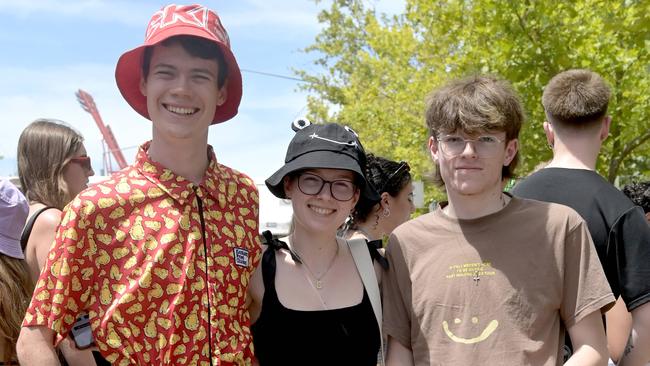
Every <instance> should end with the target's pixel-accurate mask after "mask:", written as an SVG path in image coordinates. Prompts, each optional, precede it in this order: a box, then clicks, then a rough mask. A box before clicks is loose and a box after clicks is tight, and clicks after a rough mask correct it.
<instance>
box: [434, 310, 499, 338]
mask: <svg viewBox="0 0 650 366" xmlns="http://www.w3.org/2000/svg"><path fill="white" fill-rule="evenodd" d="M462 323H463V321H462V320H461V319H458V318H456V319H454V326H451V325H450V324H449V323H448V322H447V321H446V320H444V321H443V322H442V329H443V331H444V332H445V334H446V335H447V337H449V339H451V340H452V341H454V342H456V343H463V344H474V343H479V342H483V341H484V340H486V339H487V338H488V337H489V336H490V335H492V333H494V331H495V330H496V329H497V328H498V327H499V321H497V320H490V322H488V323H487V325H486V326H485V328H483V330H481V331H478V329H480V326H479V323H480V320H479V318H477V317H472V319H471V323H472V324H471V325H468V324H462ZM465 323H467V322H465ZM461 325H462V326H464V327H468V328H470V329H471V328H476V329H474V333H476V334H475V335H474V336H471V337H460V336H459V335H457V334H455V333H454V332H453V331H452V330H451V328H452V327H460V326H461Z"/></svg>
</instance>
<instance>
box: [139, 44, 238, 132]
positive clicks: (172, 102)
mask: <svg viewBox="0 0 650 366" xmlns="http://www.w3.org/2000/svg"><path fill="white" fill-rule="evenodd" d="M218 75H219V67H218V64H217V61H215V60H212V59H211V60H208V59H202V58H199V57H194V56H192V55H190V54H189V53H188V52H187V51H186V50H185V49H184V48H183V46H181V44H179V43H177V42H176V43H172V44H171V45H169V46H164V45H156V46H154V48H153V51H152V55H151V62H150V67H149V74H148V76H147V78H146V80H142V81H141V83H140V91H141V92H142V94H143V95H145V96H146V97H147V109H148V112H149V116H150V118H151V121H152V122H153V128H154V138H156V136H160V137H163V138H165V139H167V140H173V139H200V140H207V133H208V127H209V126H210V124H211V123H212V119H213V117H214V114H215V110H216V108H217V107H218V106H220V105H222V104H223V103H224V102H225V100H226V92H225V87H224V88H222V89H219V88H218V87H217V78H218Z"/></svg>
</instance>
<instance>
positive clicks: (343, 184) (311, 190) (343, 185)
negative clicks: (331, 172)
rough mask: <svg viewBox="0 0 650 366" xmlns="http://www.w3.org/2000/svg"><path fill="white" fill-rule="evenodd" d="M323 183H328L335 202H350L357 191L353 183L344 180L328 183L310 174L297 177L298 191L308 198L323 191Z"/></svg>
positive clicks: (328, 181)
mask: <svg viewBox="0 0 650 366" xmlns="http://www.w3.org/2000/svg"><path fill="white" fill-rule="evenodd" d="M325 183H329V185H330V195H331V196H332V197H333V198H334V199H335V200H337V201H349V200H351V199H352V197H354V193H355V192H356V190H357V186H356V185H355V184H354V182H352V181H349V180H345V179H337V180H331V181H330V180H325V179H323V178H321V177H319V176H318V175H316V174H312V173H302V174H300V176H299V177H298V189H300V192H302V193H304V194H307V195H310V196H316V195H318V194H319V193H320V192H321V191H322V190H323V187H324V186H325Z"/></svg>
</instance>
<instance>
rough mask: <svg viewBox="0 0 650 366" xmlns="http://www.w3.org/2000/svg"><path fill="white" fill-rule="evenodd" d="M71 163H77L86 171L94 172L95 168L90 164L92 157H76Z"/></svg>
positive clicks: (71, 159)
mask: <svg viewBox="0 0 650 366" xmlns="http://www.w3.org/2000/svg"><path fill="white" fill-rule="evenodd" d="M70 162H71V163H77V164H79V165H81V167H82V168H84V169H86V170H92V168H93V167H92V163H91V162H90V156H76V157H74V158H70Z"/></svg>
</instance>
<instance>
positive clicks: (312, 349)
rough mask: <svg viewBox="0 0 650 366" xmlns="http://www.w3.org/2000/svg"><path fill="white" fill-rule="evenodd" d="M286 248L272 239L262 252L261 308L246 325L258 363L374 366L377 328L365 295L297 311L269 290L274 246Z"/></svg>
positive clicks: (262, 365)
mask: <svg viewBox="0 0 650 366" xmlns="http://www.w3.org/2000/svg"><path fill="white" fill-rule="evenodd" d="M280 248H287V245H286V243H283V242H281V241H279V240H277V239H274V240H273V241H272V242H271V243H269V247H268V249H267V250H266V251H265V252H264V255H263V257H262V277H263V279H264V288H265V290H264V298H263V300H262V311H261V313H260V317H259V318H258V319H257V322H255V324H253V326H252V327H251V332H252V334H253V344H254V345H255V356H256V357H257V359H258V360H259V362H260V366H276V365H278V366H280V365H282V366H292V365H301V366H302V365H316V366H318V365H323V366H324V365H328V366H332V365H340V366H347V365H349V366H353V365H354V366H364V365H368V366H371V365H372V366H375V365H376V364H377V353H378V352H379V328H378V326H377V320H376V319H375V314H374V313H373V310H372V305H371V303H370V298H369V297H368V294H367V293H366V290H365V288H364V290H363V299H362V300H361V303H359V304H357V305H353V306H350V307H346V308H340V309H332V310H315V311H301V310H292V309H288V308H286V307H284V306H283V305H282V304H281V303H280V300H279V299H278V294H277V292H276V289H275V269H276V261H275V251H276V250H279V249H280Z"/></svg>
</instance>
